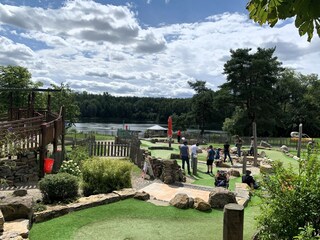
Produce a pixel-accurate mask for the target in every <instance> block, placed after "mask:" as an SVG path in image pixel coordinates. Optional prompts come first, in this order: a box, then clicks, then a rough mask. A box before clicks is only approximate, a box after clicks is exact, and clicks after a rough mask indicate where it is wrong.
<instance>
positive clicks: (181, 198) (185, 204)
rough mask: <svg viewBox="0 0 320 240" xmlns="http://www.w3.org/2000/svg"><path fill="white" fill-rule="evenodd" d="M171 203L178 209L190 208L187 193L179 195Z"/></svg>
mask: <svg viewBox="0 0 320 240" xmlns="http://www.w3.org/2000/svg"><path fill="white" fill-rule="evenodd" d="M169 203H170V205H171V206H174V207H176V208H180V209H187V208H189V197H188V195H187V194H185V193H178V194H177V195H175V196H174V198H172V199H171V200H170V202H169Z"/></svg>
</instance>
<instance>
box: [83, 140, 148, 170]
mask: <svg viewBox="0 0 320 240" xmlns="http://www.w3.org/2000/svg"><path fill="white" fill-rule="evenodd" d="M118 141H119V142H120V143H119V142H116V143H114V142H103V141H91V142H89V143H88V145H89V156H91V157H92V156H99V157H129V158H130V159H131V160H132V162H133V163H134V164H135V165H137V166H138V167H140V168H141V167H142V163H143V150H142V149H140V145H141V143H140V140H139V138H138V137H137V136H132V138H131V140H130V142H129V143H121V139H118Z"/></svg>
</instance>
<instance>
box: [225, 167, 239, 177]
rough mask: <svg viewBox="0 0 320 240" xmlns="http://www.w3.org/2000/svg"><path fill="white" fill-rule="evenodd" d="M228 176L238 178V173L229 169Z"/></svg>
mask: <svg viewBox="0 0 320 240" xmlns="http://www.w3.org/2000/svg"><path fill="white" fill-rule="evenodd" d="M228 173H229V175H230V176H233V177H240V172H239V171H238V170H235V169H230V170H229V171H228Z"/></svg>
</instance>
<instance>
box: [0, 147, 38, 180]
mask: <svg viewBox="0 0 320 240" xmlns="http://www.w3.org/2000/svg"><path fill="white" fill-rule="evenodd" d="M38 169H39V167H38V161H37V155H36V153H34V152H30V153H27V154H23V155H21V156H18V157H17V158H15V159H0V179H4V180H5V181H6V184H8V185H9V186H12V185H14V184H15V183H25V182H29V181H38V173H39V170H38Z"/></svg>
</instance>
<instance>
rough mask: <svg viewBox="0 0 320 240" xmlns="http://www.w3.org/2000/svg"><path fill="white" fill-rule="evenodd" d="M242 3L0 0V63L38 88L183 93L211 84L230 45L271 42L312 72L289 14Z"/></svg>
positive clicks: (306, 47)
mask: <svg viewBox="0 0 320 240" xmlns="http://www.w3.org/2000/svg"><path fill="white" fill-rule="evenodd" d="M246 3H247V0H228V1H225V0H214V1H212V0H131V1H124V0H113V1H112V0H99V1H98V0H95V1H93V0H73V1H71V0H64V1H61V0H51V1H50V0H32V1H31V0H0V65H20V66H24V67H26V68H28V70H29V71H30V72H31V73H32V79H33V80H34V81H41V82H43V83H44V86H45V87H46V86H49V85H50V84H51V83H54V84H57V85H60V83H67V84H69V86H70V87H71V88H72V89H74V90H76V91H87V92H93V93H102V92H108V93H110V94H112V95H117V96H120V95H121V96H124V95H126V96H153V97H190V96H192V95H193V91H192V90H191V89H190V88H189V86H188V83H187V81H195V80H196V79H198V80H204V81H206V82H207V85H208V87H210V88H212V89H213V90H217V89H218V87H219V85H221V84H222V83H224V82H225V79H226V77H225V75H223V74H222V72H223V65H224V63H225V62H226V61H227V60H228V59H229V57H230V49H237V48H252V49H253V50H254V49H256V48H257V47H276V56H278V57H279V60H280V61H282V62H283V65H284V66H286V67H291V68H294V69H295V70H297V71H299V72H302V73H304V74H310V73H317V74H319V73H320V40H319V38H318V37H317V36H315V37H314V39H313V40H312V42H311V43H308V42H307V41H306V37H300V36H299V35H298V32H297V30H296V28H295V27H294V24H293V21H292V20H288V21H285V22H282V23H281V24H279V25H278V26H277V27H275V28H269V27H268V26H263V27H261V26H259V25H257V24H255V23H253V22H252V21H251V20H249V18H248V12H247V11H246V9H245V5H246Z"/></svg>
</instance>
